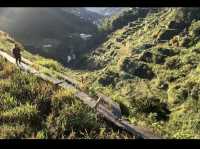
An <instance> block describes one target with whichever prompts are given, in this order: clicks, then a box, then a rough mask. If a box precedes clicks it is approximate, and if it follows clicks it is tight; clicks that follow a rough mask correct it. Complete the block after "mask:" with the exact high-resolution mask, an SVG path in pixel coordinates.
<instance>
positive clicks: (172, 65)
mask: <svg viewBox="0 0 200 149" xmlns="http://www.w3.org/2000/svg"><path fill="white" fill-rule="evenodd" d="M180 65H181V63H180V59H179V57H177V56H174V57H170V58H168V59H167V60H166V62H165V66H166V67H167V68H169V69H176V68H179V67H180Z"/></svg>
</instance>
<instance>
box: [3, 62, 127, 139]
mask: <svg viewBox="0 0 200 149" xmlns="http://www.w3.org/2000/svg"><path fill="white" fill-rule="evenodd" d="M0 92H1V94H0V138H1V139H2V138H4V139H5V138H7V139H8V138H9V139H16V138H31V139H56V138H57V139H66V138H67V139H80V138H84V139H91V138H96V139H114V138H116V139H119V138H131V135H130V134H127V133H125V132H122V131H120V130H118V129H117V128H113V129H112V125H110V124H107V123H106V122H104V121H103V119H102V118H100V117H99V116H97V115H96V114H95V112H94V111H93V110H91V109H90V108H89V107H87V106H85V105H83V103H81V102H80V101H79V100H78V99H76V98H75V96H74V93H75V92H76V91H74V90H65V89H61V88H59V87H56V86H53V85H52V84H50V83H48V82H45V81H42V80H40V79H38V78H36V77H34V76H32V75H30V74H27V73H24V72H21V71H20V70H18V69H17V68H16V67H15V66H14V65H12V64H10V63H8V62H7V61H5V60H4V59H2V58H0Z"/></svg>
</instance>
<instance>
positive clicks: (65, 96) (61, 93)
mask: <svg viewBox="0 0 200 149" xmlns="http://www.w3.org/2000/svg"><path fill="white" fill-rule="evenodd" d="M74 94H75V90H72V89H60V90H58V91H57V92H55V93H54V94H53V96H52V99H51V102H52V108H53V111H54V112H55V113H57V112H58V111H59V110H60V109H63V108H64V106H65V104H69V105H72V103H73V102H74V100H75V96H74Z"/></svg>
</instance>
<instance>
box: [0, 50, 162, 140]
mask: <svg viewBox="0 0 200 149" xmlns="http://www.w3.org/2000/svg"><path fill="white" fill-rule="evenodd" d="M0 56H2V57H3V58H5V59H7V60H8V61H10V62H11V63H13V64H15V59H14V58H13V57H12V56H10V55H9V54H7V53H5V52H3V51H1V50H0ZM23 60H25V62H26V64H25V63H22V64H21V66H20V69H21V70H24V71H26V72H29V73H31V74H34V75H35V76H37V77H39V78H41V79H43V80H46V81H49V82H51V83H53V84H55V85H58V86H60V87H63V88H67V89H68V88H72V89H75V90H76V91H77V92H76V94H75V96H76V97H77V98H78V99H80V100H81V101H83V103H84V104H87V105H88V106H90V107H91V108H95V109H96V111H97V113H98V114H100V115H102V116H103V117H104V118H105V119H107V120H108V121H110V122H112V123H113V124H114V125H116V126H118V127H119V128H121V129H123V130H126V131H127V132H129V133H131V134H133V135H134V136H135V137H139V138H143V139H162V138H161V137H156V136H154V135H152V133H151V132H148V131H146V130H147V129H146V130H145V129H144V128H139V127H137V126H133V125H131V124H129V123H128V122H127V121H125V120H123V119H122V115H121V110H120V107H119V105H118V104H117V103H115V102H114V101H112V100H111V99H110V98H109V97H106V96H105V95H103V94H101V93H97V95H98V96H99V98H102V99H103V102H101V100H100V99H99V100H96V99H94V98H91V97H90V96H89V95H88V94H86V93H85V92H82V91H80V90H79V89H77V88H76V86H74V85H73V84H74V82H75V81H73V83H69V82H70V80H73V79H71V78H69V77H67V76H64V75H63V78H64V79H63V80H59V79H56V78H53V77H51V76H48V75H45V74H43V73H41V72H39V71H38V70H36V69H34V68H33V67H31V66H30V65H32V63H31V62H30V61H28V60H26V59H24V58H23ZM15 65H16V64H15ZM66 80H67V81H66Z"/></svg>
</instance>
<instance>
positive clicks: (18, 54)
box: [12, 47, 21, 58]
mask: <svg viewBox="0 0 200 149" xmlns="http://www.w3.org/2000/svg"><path fill="white" fill-rule="evenodd" d="M12 52H13V56H14V57H15V58H20V57H21V53H20V49H19V48H17V47H15V48H14V49H13V51H12Z"/></svg>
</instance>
